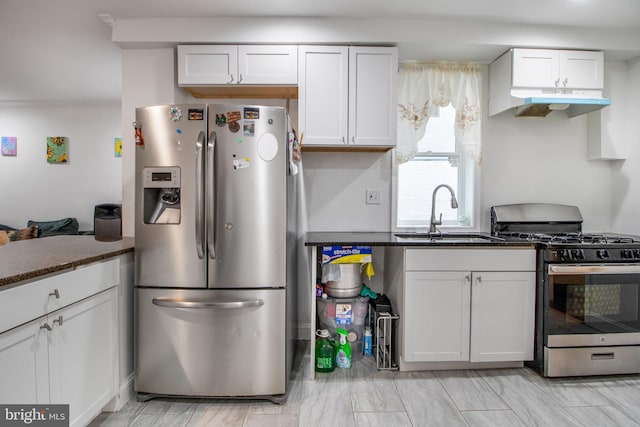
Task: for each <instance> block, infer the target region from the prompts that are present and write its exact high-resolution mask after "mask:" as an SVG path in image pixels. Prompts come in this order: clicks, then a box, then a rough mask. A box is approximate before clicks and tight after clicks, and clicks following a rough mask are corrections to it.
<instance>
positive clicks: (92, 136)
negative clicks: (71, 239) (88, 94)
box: [0, 105, 122, 230]
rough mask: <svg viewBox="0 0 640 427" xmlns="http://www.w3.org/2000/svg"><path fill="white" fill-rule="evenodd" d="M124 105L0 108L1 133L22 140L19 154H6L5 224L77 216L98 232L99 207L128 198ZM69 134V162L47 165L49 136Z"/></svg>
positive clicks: (1, 161)
mask: <svg viewBox="0 0 640 427" xmlns="http://www.w3.org/2000/svg"><path fill="white" fill-rule="evenodd" d="M120 129H121V119H120V108H119V107H94V106H86V105H82V106H55V107H54V106H48V107H11V108H8V107H0V135H1V136H15V137H17V138H18V155H17V156H16V157H7V156H0V182H1V183H2V199H1V200H2V202H1V203H0V223H1V224H6V225H10V226H12V227H16V228H18V227H24V226H26V224H27V221H28V220H38V221H48V220H57V219H61V218H66V217H75V218H77V219H78V221H79V223H80V230H93V209H94V206H95V205H97V204H100V203H120V201H121V200H122V191H121V189H122V186H121V170H122V158H117V157H115V155H114V139H115V138H116V137H121V136H122V134H121V132H120ZM48 136H66V137H68V154H69V161H68V162H67V163H65V164H49V163H47V156H46V155H47V149H46V143H47V137H48Z"/></svg>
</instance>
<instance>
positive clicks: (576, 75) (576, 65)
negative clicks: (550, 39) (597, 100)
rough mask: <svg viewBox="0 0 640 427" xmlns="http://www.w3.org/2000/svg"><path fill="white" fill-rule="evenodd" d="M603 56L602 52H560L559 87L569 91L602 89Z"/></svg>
mask: <svg viewBox="0 0 640 427" xmlns="http://www.w3.org/2000/svg"><path fill="white" fill-rule="evenodd" d="M603 74H604V54H603V53H602V52H591V51H580V50H561V51H560V86H561V87H563V88H564V87H566V88H571V89H602V88H603V87H604V75H603Z"/></svg>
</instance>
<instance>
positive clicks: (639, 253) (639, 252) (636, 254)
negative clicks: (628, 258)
mask: <svg viewBox="0 0 640 427" xmlns="http://www.w3.org/2000/svg"><path fill="white" fill-rule="evenodd" d="M633 257H634V258H640V249H634V250H633Z"/></svg>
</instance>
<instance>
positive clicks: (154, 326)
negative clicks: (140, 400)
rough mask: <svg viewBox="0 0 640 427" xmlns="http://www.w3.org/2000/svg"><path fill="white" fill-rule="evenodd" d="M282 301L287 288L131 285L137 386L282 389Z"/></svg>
mask: <svg viewBox="0 0 640 427" xmlns="http://www.w3.org/2000/svg"><path fill="white" fill-rule="evenodd" d="M285 300H286V295H285V289H263V290H239V291H236V290H233V291H229V290H173V289H147V288H136V302H135V304H136V355H135V359H136V360H135V361H136V368H135V369H136V373H135V375H136V376H135V390H136V391H137V392H142V393H151V394H165V395H181V396H212V397H223V396H225V397H231V396H263V395H279V394H284V393H285V388H286V379H287V375H286V368H285V366H286V364H285V362H286V360H285V359H286V352H285V343H286V340H285V325H286V323H285V322H286V319H285V313H286V310H285Z"/></svg>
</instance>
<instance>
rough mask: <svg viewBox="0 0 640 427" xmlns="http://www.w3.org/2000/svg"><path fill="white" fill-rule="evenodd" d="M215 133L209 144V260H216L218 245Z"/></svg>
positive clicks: (211, 135)
mask: <svg viewBox="0 0 640 427" xmlns="http://www.w3.org/2000/svg"><path fill="white" fill-rule="evenodd" d="M216 138H217V135H216V133H215V132H211V133H210V134H209V143H208V144H207V209H208V212H209V213H208V214H207V247H208V248H209V258H211V259H216V244H215V230H214V224H215V223H216V222H215V218H214V217H215V206H214V194H213V191H214V190H213V189H214V187H215V178H214V177H215V174H216V173H215V172H216V171H215V170H214V163H215V158H214V153H215V148H216Z"/></svg>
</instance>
